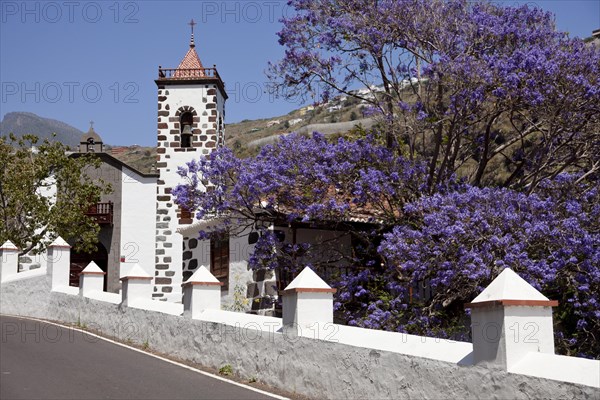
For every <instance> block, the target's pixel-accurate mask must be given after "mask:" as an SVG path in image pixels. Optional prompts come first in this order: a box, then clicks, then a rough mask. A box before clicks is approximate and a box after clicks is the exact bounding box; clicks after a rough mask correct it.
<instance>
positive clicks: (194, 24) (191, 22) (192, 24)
mask: <svg viewBox="0 0 600 400" xmlns="http://www.w3.org/2000/svg"><path fill="white" fill-rule="evenodd" d="M188 25H189V26H191V27H192V37H191V38H190V47H196V45H195V44H194V26H196V25H198V24H197V23H195V22H194V19H193V18H192V20H191V21H190V22H188Z"/></svg>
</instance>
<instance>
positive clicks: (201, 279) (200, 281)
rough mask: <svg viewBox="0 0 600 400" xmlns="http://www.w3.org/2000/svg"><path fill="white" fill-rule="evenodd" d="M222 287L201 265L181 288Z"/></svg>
mask: <svg viewBox="0 0 600 400" xmlns="http://www.w3.org/2000/svg"><path fill="white" fill-rule="evenodd" d="M195 285H201V286H223V285H224V284H223V282H219V280H218V279H217V278H216V277H215V276H214V275H213V274H212V273H211V272H210V271H209V270H208V268H206V267H205V266H204V265H201V266H200V267H199V268H198V269H197V270H196V272H194V274H193V275H192V276H190V277H189V279H188V280H187V281H185V282H184V283H183V284H182V285H181V286H195Z"/></svg>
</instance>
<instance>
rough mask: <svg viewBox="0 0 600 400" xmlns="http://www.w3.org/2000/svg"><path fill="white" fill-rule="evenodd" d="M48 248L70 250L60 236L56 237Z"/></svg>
mask: <svg viewBox="0 0 600 400" xmlns="http://www.w3.org/2000/svg"><path fill="white" fill-rule="evenodd" d="M48 247H49V248H50V247H53V248H63V249H70V248H71V246H70V245H69V243H67V242H65V240H64V239H63V238H61V237H60V236H59V237H57V238H56V239H54V242H52V243H50V245H48Z"/></svg>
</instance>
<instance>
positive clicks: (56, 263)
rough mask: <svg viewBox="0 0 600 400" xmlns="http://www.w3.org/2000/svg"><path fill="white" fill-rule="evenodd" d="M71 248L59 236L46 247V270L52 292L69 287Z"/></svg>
mask: <svg viewBox="0 0 600 400" xmlns="http://www.w3.org/2000/svg"><path fill="white" fill-rule="evenodd" d="M70 271H71V246H69V244H68V243H67V242H65V241H64V240H63V238H61V237H60V236H59V237H57V238H56V240H54V242H52V243H51V244H50V245H49V246H48V269H47V272H46V273H47V274H48V275H49V276H50V280H51V283H52V290H56V289H57V288H60V287H68V286H69V273H70Z"/></svg>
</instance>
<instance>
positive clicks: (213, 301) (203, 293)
mask: <svg viewBox="0 0 600 400" xmlns="http://www.w3.org/2000/svg"><path fill="white" fill-rule="evenodd" d="M181 286H183V315H186V316H189V317H191V318H196V319H197V318H199V317H200V314H201V313H202V312H203V311H204V310H220V309H221V286H223V283H222V282H219V280H218V279H217V278H215V276H214V275H213V274H211V273H210V271H209V270H208V269H207V268H206V267H205V266H204V265H201V266H200V267H199V268H198V269H197V270H196V272H194V274H193V275H192V276H190V278H189V279H188V280H187V281H185V283H183V284H182V285H181Z"/></svg>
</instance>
